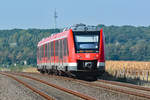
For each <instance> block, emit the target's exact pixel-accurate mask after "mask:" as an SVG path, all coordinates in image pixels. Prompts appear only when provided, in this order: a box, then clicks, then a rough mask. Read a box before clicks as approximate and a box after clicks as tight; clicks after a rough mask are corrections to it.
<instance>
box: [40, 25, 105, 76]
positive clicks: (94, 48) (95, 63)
mask: <svg viewBox="0 0 150 100" xmlns="http://www.w3.org/2000/svg"><path fill="white" fill-rule="evenodd" d="M104 46H105V43H104V35H103V30H102V29H101V30H99V31H97V30H95V29H92V30H90V28H88V27H87V26H85V25H82V26H75V27H71V28H70V29H68V30H66V31H64V32H61V33H58V34H55V35H52V36H50V37H47V38H45V39H43V40H41V41H40V42H39V43H38V46H37V48H38V50H37V69H38V71H40V72H41V73H55V74H59V75H60V74H65V75H69V74H70V75H73V76H81V75H85V76H91V75H92V76H98V75H100V74H102V73H103V72H104V71H105V53H104V52H105V50H104Z"/></svg>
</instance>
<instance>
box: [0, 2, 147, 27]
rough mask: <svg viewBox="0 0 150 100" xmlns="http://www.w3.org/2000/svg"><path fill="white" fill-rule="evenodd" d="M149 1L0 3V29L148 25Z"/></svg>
mask: <svg viewBox="0 0 150 100" xmlns="http://www.w3.org/2000/svg"><path fill="white" fill-rule="evenodd" d="M149 5H150V0H0V29H13V28H23V29H27V28H41V29H45V28H54V18H53V16H54V10H55V8H56V10H57V12H58V19H57V27H59V28H62V27H64V26H69V25H72V24H76V23H85V24H89V25H97V24H105V25H118V26H120V25H134V26H149V25H150V6H149Z"/></svg>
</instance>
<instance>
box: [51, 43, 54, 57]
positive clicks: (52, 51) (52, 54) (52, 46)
mask: <svg viewBox="0 0 150 100" xmlns="http://www.w3.org/2000/svg"><path fill="white" fill-rule="evenodd" d="M51 56H54V42H51Z"/></svg>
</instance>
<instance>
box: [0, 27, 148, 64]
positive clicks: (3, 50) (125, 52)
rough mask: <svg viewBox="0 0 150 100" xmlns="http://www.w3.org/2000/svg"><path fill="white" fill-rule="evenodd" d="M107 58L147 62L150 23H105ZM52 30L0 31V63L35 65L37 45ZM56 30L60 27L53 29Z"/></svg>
mask: <svg viewBox="0 0 150 100" xmlns="http://www.w3.org/2000/svg"><path fill="white" fill-rule="evenodd" d="M98 27H101V28H103V29H104V33H105V37H106V59H107V60H137V61H150V45H149V44H150V26H149V27H135V26H105V25H98ZM54 31H55V30H54V29H27V30H25V29H13V30H0V65H4V66H6V65H11V64H14V63H16V64H24V62H27V64H28V65H31V64H32V65H36V45H37V43H38V41H40V40H41V39H42V38H44V37H47V36H50V34H51V33H54ZM56 31H57V32H59V31H60V30H58V29H57V30H56Z"/></svg>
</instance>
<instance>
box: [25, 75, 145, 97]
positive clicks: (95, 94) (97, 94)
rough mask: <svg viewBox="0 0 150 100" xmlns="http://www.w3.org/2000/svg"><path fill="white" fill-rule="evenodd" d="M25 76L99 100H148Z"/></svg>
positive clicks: (59, 80) (80, 85)
mask: <svg viewBox="0 0 150 100" xmlns="http://www.w3.org/2000/svg"><path fill="white" fill-rule="evenodd" d="M24 74H25V75H30V76H32V77H36V78H39V79H42V80H45V81H47V82H50V83H53V84H56V85H58V86H61V87H64V88H68V89H71V90H74V91H78V92H81V93H83V94H85V95H89V96H92V97H94V98H96V99H97V100H147V99H143V98H139V97H135V96H131V95H127V94H123V93H117V92H113V91H108V90H106V89H104V88H97V87H91V86H88V85H82V84H80V83H76V82H73V81H66V80H63V79H56V78H55V77H48V76H43V75H41V74H29V73H24Z"/></svg>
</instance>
